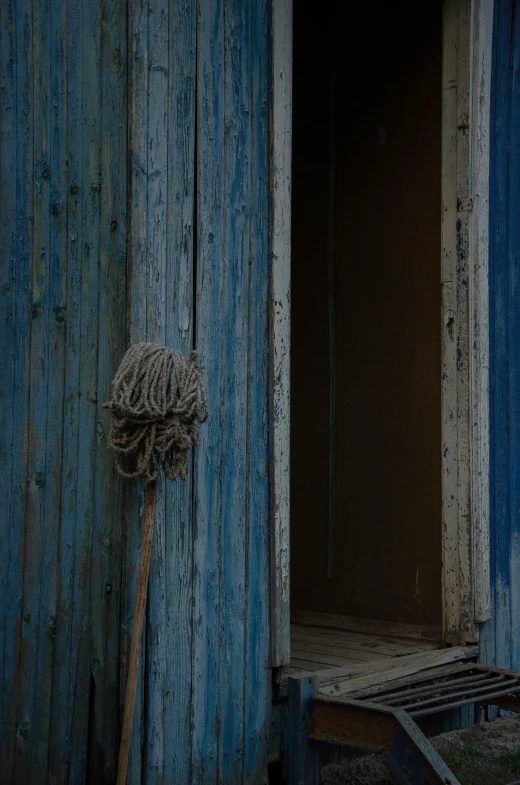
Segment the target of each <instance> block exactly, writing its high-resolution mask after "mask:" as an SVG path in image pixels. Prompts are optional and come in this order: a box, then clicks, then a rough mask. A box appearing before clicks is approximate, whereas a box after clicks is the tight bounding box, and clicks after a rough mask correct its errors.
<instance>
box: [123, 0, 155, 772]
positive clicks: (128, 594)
mask: <svg viewBox="0 0 520 785" xmlns="http://www.w3.org/2000/svg"><path fill="white" fill-rule="evenodd" d="M128 20H129V69H130V70H129V106H128V112H129V149H130V151H131V168H130V183H129V187H130V189H131V190H130V198H131V204H130V218H131V220H130V224H129V231H130V249H129V254H130V255H129V265H128V286H129V292H130V297H129V303H130V311H129V314H128V327H127V332H128V343H129V344H133V343H137V342H138V341H145V340H147V321H148V320H147V308H148V301H147V293H148V278H147V276H148V260H147V250H148V245H147V242H148V241H147V237H148V220H147V215H148V182H149V179H150V178H151V177H154V173H153V172H149V171H148V141H149V140H148V81H149V68H150V64H149V14H148V2H144V1H143V0H131V2H129V6H128ZM143 512H144V494H143V491H142V489H141V488H140V487H139V486H138V483H125V519H126V530H125V535H124V539H123V575H122V586H123V597H122V609H121V636H122V637H121V652H122V655H123V656H122V658H121V687H122V690H123V693H122V696H121V702H122V703H123V702H124V688H125V685H126V666H127V654H128V651H129V648H130V634H131V629H132V618H133V607H134V598H135V586H136V580H137V569H138V563H139V553H140V547H141V521H142V514H143ZM144 652H145V645H143V646H142V650H141V664H140V668H139V673H138V684H137V692H136V708H135V713H134V723H133V727H132V740H131V746H130V755H129V763H128V781H129V782H139V781H140V777H141V771H142V747H143V744H144V725H143V718H144V707H145V703H144V680H143V678H142V676H143V668H144V662H145V656H144Z"/></svg>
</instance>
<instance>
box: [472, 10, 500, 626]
mask: <svg viewBox="0 0 520 785" xmlns="http://www.w3.org/2000/svg"><path fill="white" fill-rule="evenodd" d="M493 6H494V3H493V0H474V2H473V14H472V41H473V46H472V50H473V51H472V63H471V67H472V76H471V85H472V86H471V119H470V127H471V189H472V193H473V198H472V202H473V212H472V217H471V232H470V248H469V254H470V263H471V280H472V285H471V286H470V289H469V300H470V335H469V345H470V385H471V401H470V404H471V423H470V425H471V435H470V449H471V488H472V492H471V497H472V504H471V519H472V540H473V543H472V546H473V583H474V598H475V620H476V621H477V622H484V621H486V620H488V619H489V618H490V615H491V599H490V574H489V570H490V562H489V549H490V536H489V503H490V493H489V437H490V431H489V260H488V257H489V176H490V170H489V150H490V148H489V144H490V106H491V68H492V49H493Z"/></svg>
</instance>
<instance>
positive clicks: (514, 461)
mask: <svg viewBox="0 0 520 785" xmlns="http://www.w3.org/2000/svg"><path fill="white" fill-rule="evenodd" d="M512 16H513V18H512V29H511V38H510V41H511V43H510V46H511V59H510V69H511V77H510V78H511V82H510V96H509V103H510V107H511V108H510V120H509V140H510V141H509V178H508V181H509V189H508V191H509V192H508V218H507V220H508V224H509V237H508V249H507V250H508V252H507V258H508V260H509V276H510V281H509V304H508V310H509V318H508V321H509V328H508V329H509V335H510V340H509V358H508V359H509V368H510V372H509V389H508V395H509V407H510V408H509V418H510V422H509V439H508V448H509V496H510V515H511V517H510V532H509V537H510V540H509V559H508V561H509V573H510V578H509V593H510V602H511V632H510V640H511V644H510V645H511V653H510V658H511V659H510V662H511V667H512V668H514V669H515V670H516V669H518V668H519V667H520V597H519V596H518V595H519V592H520V519H519V517H520V488H519V484H520V433H519V426H520V373H519V369H520V343H519V339H518V338H519V335H520V313H519V308H520V227H519V222H518V208H519V204H520V201H519V199H520V141H519V139H520V107H519V101H520V13H519V8H518V3H515V5H514V10H513V15H512Z"/></svg>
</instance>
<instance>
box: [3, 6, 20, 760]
mask: <svg viewBox="0 0 520 785" xmlns="http://www.w3.org/2000/svg"><path fill="white" fill-rule="evenodd" d="M15 18H16V15H15V9H14V8H13V5H12V3H11V2H9V3H4V4H2V5H1V6H0V73H1V74H2V90H1V93H0V215H1V219H0V221H1V223H0V308H1V313H2V316H1V326H0V368H2V369H3V372H2V374H0V434H1V436H0V498H2V500H3V504H4V511H7V514H5V512H4V514H3V515H2V516H0V591H1V592H2V596H3V597H4V598H5V601H6V602H8V603H9V601H10V599H11V598H10V597H9V584H10V563H11V547H10V545H11V542H10V541H11V527H12V523H11V520H10V516H9V510H10V506H11V492H12V490H11V464H12V458H13V382H14V379H13V339H14V335H15V332H14V331H15V324H14V321H13V316H14V291H15V277H14V273H15V259H16V199H15V198H14V195H13V183H12V162H13V160H15V161H16V144H17V139H16V120H17V106H16V39H15V35H16V29H17V26H16V21H15ZM13 157H14V158H13ZM9 633H10V631H8V630H7V625H6V618H5V613H4V614H2V617H1V622H0V657H1V658H2V660H1V663H0V675H1V678H0V683H2V685H4V688H3V689H2V691H1V693H0V769H1V768H2V762H3V761H5V760H6V758H7V757H12V753H11V754H10V755H9V753H7V749H8V747H11V749H12V744H11V740H12V739H13V738H14V727H15V726H14V719H13V717H12V716H11V705H10V702H11V699H12V691H13V680H12V673H8V672H7V669H6V668H7V661H9V664H12V658H13V644H14V636H13V635H12V634H11V635H10V634H9Z"/></svg>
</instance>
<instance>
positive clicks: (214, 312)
mask: <svg viewBox="0 0 520 785" xmlns="http://www.w3.org/2000/svg"><path fill="white" fill-rule="evenodd" d="M223 68H224V3H223V0H219V1H218V2H211V1H210V0H202V2H201V3H200V5H199V14H198V37H197V85H198V86H197V178H198V179H197V230H196V244H197V259H196V276H197V280H196V305H195V308H196V333H195V336H196V345H197V348H198V350H199V351H200V354H201V361H202V363H203V364H204V366H205V383H206V389H207V393H208V399H209V419H208V422H207V423H206V424H205V426H204V427H203V428H202V431H201V440H200V446H199V449H198V451H197V453H196V455H195V494H194V500H195V504H194V520H195V521H196V524H195V531H194V554H193V557H194V564H195V574H194V578H193V614H194V615H193V653H192V657H193V707H192V734H193V735H192V781H193V783H196V784H197V785H198V784H199V783H201V784H202V783H208V785H212V783H216V782H217V777H218V771H219V753H220V750H219V736H220V733H219V728H220V723H221V719H222V717H221V707H220V702H219V701H220V693H219V679H220V667H219V666H220V663H219V654H220V645H221V644H222V641H221V624H222V621H221V612H222V611H221V577H220V576H221V573H222V548H229V547H232V544H231V543H223V541H222V515H223V500H222V493H223V484H224V477H223V471H222V466H223V460H224V456H223V447H222V442H223V439H225V438H227V434H226V423H225V422H224V420H223V417H222V412H221V411H220V406H221V403H222V398H223V394H224V385H225V369H224V368H223V367H222V343H223V340H224V336H222V335H221V330H222V322H221V318H222V310H223V307H224V305H223V291H222V290H223V282H224V281H223V279H224V275H225V272H224V271H225V266H224V260H223V258H222V252H223V249H224V244H223V243H224V241H223V218H224V215H223V201H224V178H223V173H224V167H223V162H224V155H223V152H224V79H223ZM239 678H240V676H239Z"/></svg>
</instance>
